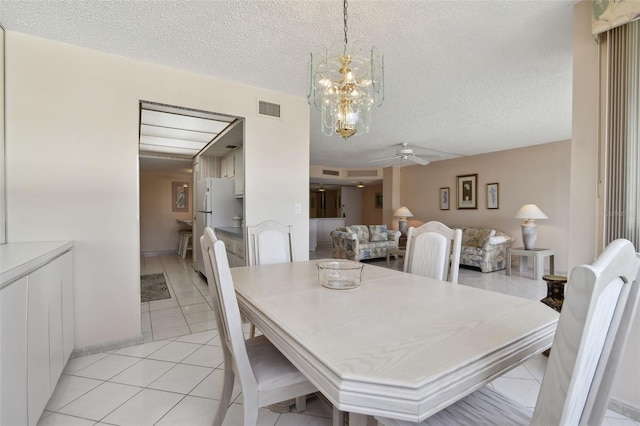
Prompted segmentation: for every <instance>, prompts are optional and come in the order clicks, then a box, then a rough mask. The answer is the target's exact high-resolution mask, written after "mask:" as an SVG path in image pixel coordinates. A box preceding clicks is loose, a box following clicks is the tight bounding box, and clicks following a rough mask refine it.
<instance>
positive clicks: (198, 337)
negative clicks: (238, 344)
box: [175, 330, 218, 345]
mask: <svg viewBox="0 0 640 426" xmlns="http://www.w3.org/2000/svg"><path fill="white" fill-rule="evenodd" d="M217 336H218V330H207V331H202V332H199V333H193V334H188V335H186V336H180V337H178V338H176V339H175V341H176V342H185V343H198V344H201V345H204V344H207V343H208V342H209V341H211V340H213V338H215V337H217Z"/></svg>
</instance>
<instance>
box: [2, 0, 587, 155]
mask: <svg viewBox="0 0 640 426" xmlns="http://www.w3.org/2000/svg"><path fill="white" fill-rule="evenodd" d="M574 3H575V0H548V1H547V0H535V1H534V0H487V1H483V0H472V1H461V0H447V1H432V0H421V1H420V0H377V1H365V0H351V1H350V2H349V39H350V40H362V41H364V42H365V43H366V44H371V45H375V46H377V47H378V49H379V50H380V51H381V52H382V53H383V54H384V56H385V58H384V61H385V98H386V100H385V103H384V104H383V105H382V107H381V108H377V109H374V111H373V116H372V126H371V132H370V133H368V134H365V135H362V136H358V137H352V138H350V139H349V140H347V141H344V140H343V139H341V138H338V137H335V136H334V137H326V136H322V134H321V132H320V127H319V119H320V114H319V112H318V111H315V110H313V109H311V159H310V163H311V164H314V165H323V166H332V167H369V166H370V165H369V160H373V159H377V158H383V157H389V156H391V155H393V154H394V153H395V151H396V150H397V149H398V145H399V144H400V143H402V142H407V143H409V144H410V145H411V146H413V147H417V148H416V154H432V153H433V152H432V151H431V150H436V151H438V152H445V153H452V154H459V155H473V154H479V153H485V152H492V151H499V150H504V149H509V148H514V147H520V146H528V145H535V144H541V143H548V142H555V141H559V140H564V139H569V138H570V136H571V89H572V84H571V79H572V40H571V39H572V11H573V4H574ZM0 23H2V24H3V26H5V28H6V29H7V30H9V31H18V32H23V33H28V34H33V35H36V36H40V37H45V38H48V39H53V40H59V41H62V42H65V43H69V44H73V45H78V46H84V47H88V48H92V49H97V50H101V51H105V52H110V53H114V54H117V55H122V56H127V57H131V58H136V59H139V60H143V61H148V62H153V63H156V64H161V65H166V66H170V67H173V68H179V69H184V70H188V71H193V72H198V73H202V74H208V75H212V76H215V77H218V78H221V79H224V80H229V81H235V82H238V83H242V84H246V85H250V86H255V87H260V88H264V89H268V90H274V91H278V92H284V93H287V94H291V95H295V96H301V97H306V94H307V84H308V77H307V76H308V72H307V62H308V55H309V52H310V51H312V50H316V48H317V47H318V45H322V44H325V45H329V44H331V43H332V42H334V41H339V40H341V39H342V37H343V30H342V2H340V1H338V0H332V1H326V0H297V1H294V0H288V1H284V0H279V1H275V0H262V1H249V0H247V1H211V0H209V1H198V0H195V1H193V0H192V1H184V0H182V1H173V0H161V1H158V0H135V1H134V0H129V1H124V0H121V1H105V0H92V1H77V0H76V1H69V0H66V1H53V0H52V1H40V0H0ZM213 112H218V113H225V111H213ZM418 148H422V149H418ZM446 157H447V156H446V155H445V157H444V158H446ZM377 165H378V166H381V165H385V164H380V163H377ZM427 167H428V166H427Z"/></svg>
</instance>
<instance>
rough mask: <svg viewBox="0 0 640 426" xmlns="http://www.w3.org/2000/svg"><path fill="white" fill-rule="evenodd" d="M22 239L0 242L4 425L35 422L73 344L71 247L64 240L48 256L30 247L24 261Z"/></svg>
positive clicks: (0, 383) (1, 408)
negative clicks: (2, 262) (19, 243)
mask: <svg viewBox="0 0 640 426" xmlns="http://www.w3.org/2000/svg"><path fill="white" fill-rule="evenodd" d="M24 244H25V245H26V244H29V243H24ZM25 245H23V246H22V247H18V249H17V250H14V251H12V247H10V246H11V244H6V245H5V246H4V247H3V248H2V254H3V256H4V258H6V259H7V260H8V261H7V264H5V265H2V266H3V269H2V278H3V279H2V283H1V284H2V287H1V288H2V289H1V290H0V305H1V308H2V311H1V313H0V320H1V322H0V327H1V332H2V334H1V335H0V339H1V342H0V343H1V345H2V354H1V358H0V393H1V399H0V404H1V405H0V424H3V425H4V424H20V425H26V424H29V425H35V424H37V422H38V420H39V419H40V416H41V415H42V412H43V411H44V408H45V406H46V404H47V402H48V400H49V398H50V397H51V394H52V393H53V390H54V389H55V387H56V384H57V382H58V379H59V378H60V375H61V374H62V370H63V369H64V366H65V364H66V362H67V361H68V359H69V356H70V355H71V352H72V351H73V348H74V344H75V339H74V324H73V280H72V277H73V260H72V252H71V251H70V249H69V248H68V246H67V245H64V246H62V247H61V248H60V250H59V251H60V252H58V253H54V254H53V255H51V256H49V253H44V252H43V251H38V250H34V251H33V252H34V256H35V257H33V258H31V260H30V261H28V262H26V263H25V262H24V260H25V259H26V258H27V256H26V254H27V253H28V248H27V249H25V247H26V246H25ZM65 246H67V247H65ZM16 252H17V253H18V254H17V255H16ZM4 258H3V260H4ZM11 264H14V265H13V266H15V267H12V265H11ZM23 265H29V266H23ZM5 266H7V269H5V268H4V267H5ZM16 271H17V272H16ZM5 278H6V279H5Z"/></svg>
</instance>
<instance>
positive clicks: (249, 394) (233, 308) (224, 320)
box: [200, 227, 317, 426]
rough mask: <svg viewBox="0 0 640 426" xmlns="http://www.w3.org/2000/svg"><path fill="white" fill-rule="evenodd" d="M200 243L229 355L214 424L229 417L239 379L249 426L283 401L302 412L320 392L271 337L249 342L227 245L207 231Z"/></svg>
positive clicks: (221, 331)
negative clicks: (261, 410)
mask: <svg viewBox="0 0 640 426" xmlns="http://www.w3.org/2000/svg"><path fill="white" fill-rule="evenodd" d="M200 245H201V247H202V254H203V257H204V265H205V271H206V277H207V282H208V283H209V294H210V296H211V300H212V302H213V304H214V312H215V316H216V322H217V324H218V332H219V333H220V340H221V342H222V352H223V355H224V381H223V385H222V397H221V398H220V403H219V406H218V412H217V413H216V416H215V419H214V422H213V424H214V425H215V426H219V425H221V424H222V422H223V420H224V418H225V415H226V413H227V409H228V407H229V404H230V403H231V393H232V391H233V384H234V378H235V377H238V379H239V381H240V386H241V387H242V395H243V407H244V424H245V425H247V426H248V425H252V426H254V425H255V424H256V421H257V418H258V408H260V407H266V406H268V405H271V404H274V403H277V402H280V401H285V400H289V399H292V398H296V408H297V409H298V411H301V410H302V409H304V405H305V402H306V395H307V394H311V393H315V392H317V389H316V388H315V386H314V385H313V384H311V382H309V381H308V380H307V379H306V378H305V377H304V376H303V375H302V373H300V372H299V371H298V370H297V369H296V368H295V367H294V366H293V365H292V364H291V363H290V362H289V361H288V360H287V359H286V358H285V357H284V356H283V355H282V354H281V353H280V352H279V351H278V350H277V349H276V348H275V347H274V346H273V345H272V344H271V342H269V340H267V338H266V337H264V336H258V337H254V338H249V339H247V340H245V339H244V334H243V330H242V323H241V319H240V309H239V307H238V301H237V299H236V294H235V289H234V286H233V279H232V277H231V269H230V268H229V262H228V259H227V252H226V249H225V246H224V242H222V241H218V240H217V239H216V236H215V234H214V232H213V230H212V229H211V228H208V227H207V228H205V230H204V235H203V236H202V237H200Z"/></svg>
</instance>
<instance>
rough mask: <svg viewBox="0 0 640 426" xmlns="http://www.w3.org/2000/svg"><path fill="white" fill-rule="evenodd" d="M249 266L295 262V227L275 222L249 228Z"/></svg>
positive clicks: (266, 222)
mask: <svg viewBox="0 0 640 426" xmlns="http://www.w3.org/2000/svg"><path fill="white" fill-rule="evenodd" d="M247 238H248V248H249V265H268V264H271V263H287V262H293V227H292V226H291V225H289V226H285V225H282V224H281V223H278V222H276V221H275V220H266V221H264V222H261V223H259V224H258V225H254V226H247Z"/></svg>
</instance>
